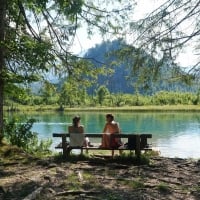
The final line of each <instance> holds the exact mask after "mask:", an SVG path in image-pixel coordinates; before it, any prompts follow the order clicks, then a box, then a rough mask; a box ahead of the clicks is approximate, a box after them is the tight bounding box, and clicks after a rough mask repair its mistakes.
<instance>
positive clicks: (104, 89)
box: [97, 85, 110, 105]
mask: <svg viewBox="0 0 200 200" xmlns="http://www.w3.org/2000/svg"><path fill="white" fill-rule="evenodd" d="M109 93H110V92H109V90H108V88H107V87H106V86H105V85H102V86H100V87H99V88H98V89H97V97H98V102H99V104H100V105H102V103H103V101H104V99H105V97H106V96H107V95H109Z"/></svg>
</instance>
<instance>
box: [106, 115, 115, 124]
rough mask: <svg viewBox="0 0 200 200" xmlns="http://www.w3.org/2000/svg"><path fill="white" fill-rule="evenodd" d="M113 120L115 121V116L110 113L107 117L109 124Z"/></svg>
mask: <svg viewBox="0 0 200 200" xmlns="http://www.w3.org/2000/svg"><path fill="white" fill-rule="evenodd" d="M113 120H114V116H113V115H112V114H110V113H109V114H107V115H106V121H107V122H112V121H113Z"/></svg>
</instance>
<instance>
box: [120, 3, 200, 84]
mask: <svg viewBox="0 0 200 200" xmlns="http://www.w3.org/2000/svg"><path fill="white" fill-rule="evenodd" d="M162 2H163V3H162V4H161V5H160V6H159V7H158V8H156V9H155V10H153V11H152V12H151V13H148V14H147V15H146V16H145V17H144V18H142V19H140V20H136V21H134V22H133V21H132V22H131V23H130V31H128V32H127V33H128V34H131V36H132V37H130V36H129V44H130V47H129V49H127V48H126V55H133V52H134V51H135V48H133V45H134V47H137V48H138V51H137V55H136V56H135V57H136V59H135V62H134V64H133V66H132V67H133V69H134V70H135V71H137V69H138V68H137V67H138V66H139V67H140V66H141V63H145V62H147V60H145V59H144V51H145V53H148V54H150V55H151V56H152V57H154V58H156V59H157V60H159V61H160V62H159V63H157V64H156V63H152V65H151V66H153V69H151V72H150V74H149V72H147V73H148V77H149V76H153V75H155V77H158V72H159V71H160V70H161V69H162V66H163V65H168V66H170V67H172V68H174V74H173V76H172V77H171V78H173V79H176V80H177V79H182V80H184V81H186V82H189V81H190V80H191V78H196V77H197V78H199V75H200V59H199V58H198V60H197V61H196V62H195V63H193V65H192V66H188V67H190V68H188V69H187V71H183V70H181V68H180V67H179V66H180V65H179V63H177V57H178V56H179V55H180V53H182V52H183V51H185V50H186V49H187V48H188V47H189V48H190V49H191V50H190V51H191V52H193V54H194V55H195V54H196V55H200V54H199V50H200V48H199V47H200V46H199V41H200V24H199V13H200V1H199V0H190V1H188V0H182V1H180V0H164V1H162ZM131 46H132V47H131ZM131 52H132V54H131ZM123 53H124V52H123ZM126 59H127V57H126ZM147 59H148V58H147ZM134 70H133V71H134ZM188 75H189V76H188Z"/></svg>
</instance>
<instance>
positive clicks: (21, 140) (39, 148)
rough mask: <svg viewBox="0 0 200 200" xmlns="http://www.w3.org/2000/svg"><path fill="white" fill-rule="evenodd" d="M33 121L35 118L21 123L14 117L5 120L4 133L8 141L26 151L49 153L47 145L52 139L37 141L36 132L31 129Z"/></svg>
mask: <svg viewBox="0 0 200 200" xmlns="http://www.w3.org/2000/svg"><path fill="white" fill-rule="evenodd" d="M35 121H36V120H35V119H28V120H27V122H25V123H21V122H20V120H17V119H16V118H13V119H11V120H10V121H5V125H4V135H5V137H6V138H7V140H8V141H9V143H11V144H12V145H16V146H18V147H20V148H22V149H23V150H24V151H26V152H28V153H33V154H36V153H47V152H48V153H50V150H49V147H50V146H51V144H52V141H51V140H47V141H44V140H41V141H40V142H39V140H38V136H37V133H34V132H32V131H31V128H32V126H33V124H34V122H35Z"/></svg>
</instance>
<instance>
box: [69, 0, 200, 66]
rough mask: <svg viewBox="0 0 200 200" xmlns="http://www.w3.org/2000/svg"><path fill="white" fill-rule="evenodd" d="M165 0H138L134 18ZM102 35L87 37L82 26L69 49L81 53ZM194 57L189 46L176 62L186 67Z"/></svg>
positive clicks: (139, 16) (97, 41) (143, 14)
mask: <svg viewBox="0 0 200 200" xmlns="http://www.w3.org/2000/svg"><path fill="white" fill-rule="evenodd" d="M165 1H166V0H138V1H137V7H136V8H135V12H134V18H135V19H139V18H142V17H143V16H145V15H146V14H147V13H149V12H151V11H152V10H154V9H156V8H157V7H159V6H160V5H161V4H162V3H163V2H165ZM102 41H103V40H102V37H101V36H100V35H98V34H94V35H93V36H91V39H89V38H88V37H87V32H86V29H85V28H84V27H82V28H81V29H80V30H78V32H77V36H76V38H75V40H74V45H73V46H72V48H71V49H70V51H71V52H73V53H75V54H79V55H82V54H84V53H85V52H87V50H88V49H89V48H92V47H95V45H97V44H100V43H101V42H102ZM196 58H197V57H195V56H194V55H193V52H192V50H191V48H188V49H185V50H184V52H183V53H181V54H180V56H179V57H178V58H177V62H178V64H180V65H181V66H182V67H188V66H191V65H192V64H194V62H195V61H196Z"/></svg>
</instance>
